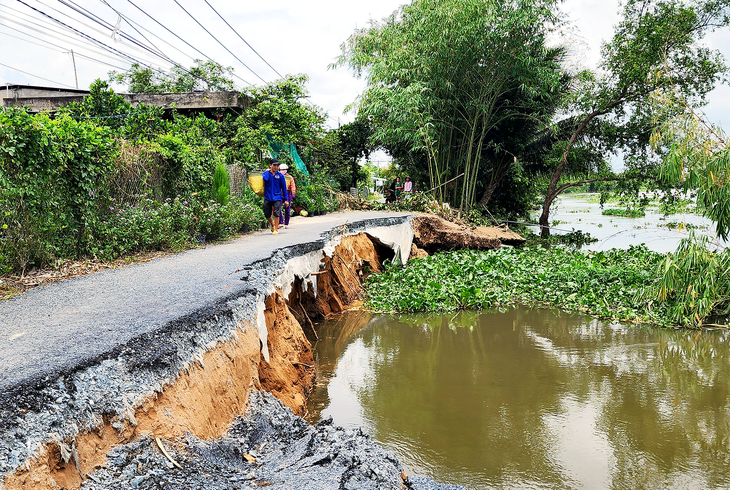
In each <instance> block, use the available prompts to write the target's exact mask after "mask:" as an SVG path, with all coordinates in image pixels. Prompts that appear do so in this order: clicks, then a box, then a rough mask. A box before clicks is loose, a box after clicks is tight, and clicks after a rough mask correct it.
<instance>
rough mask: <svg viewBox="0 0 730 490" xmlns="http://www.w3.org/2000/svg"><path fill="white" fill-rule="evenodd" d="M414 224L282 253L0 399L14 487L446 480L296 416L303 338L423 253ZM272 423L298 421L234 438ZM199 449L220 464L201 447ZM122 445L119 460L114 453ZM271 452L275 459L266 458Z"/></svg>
mask: <svg viewBox="0 0 730 490" xmlns="http://www.w3.org/2000/svg"><path fill="white" fill-rule="evenodd" d="M416 223H417V224H418V221H417V222H416ZM414 227H415V228H417V225H416V226H413V225H412V224H411V222H409V221H406V222H401V223H385V226H382V227H381V228H383V229H386V230H388V231H386V232H384V231H383V230H382V229H381V230H379V231H378V230H376V229H370V230H369V231H368V232H359V233H358V232H354V231H353V230H341V234H340V235H339V236H336V237H334V238H333V239H331V240H329V241H327V242H326V243H315V244H309V245H305V246H303V247H302V248H300V249H298V250H294V251H292V250H288V251H285V252H282V253H279V254H278V255H277V254H275V256H274V257H272V260H270V261H267V262H266V263H265V264H253V265H252V266H251V267H249V268H247V270H244V271H241V272H242V277H241V279H242V280H244V281H248V282H249V283H250V286H251V287H250V289H248V290H246V291H245V292H244V293H243V294H240V295H238V296H236V297H231V298H227V299H226V301H225V302H221V303H220V304H218V305H214V306H212V307H211V308H208V309H206V311H203V312H200V314H199V315H195V316H193V317H191V318H186V319H182V320H181V321H180V322H179V323H178V324H176V325H171V326H170V328H167V329H163V330H161V331H160V332H156V333H155V334H151V335H147V336H142V337H141V338H138V339H135V340H134V341H133V342H130V343H129V345H127V346H125V348H124V349H121V351H119V352H115V353H113V354H114V355H110V356H107V357H106V358H104V359H100V360H99V362H98V363H95V364H93V365H91V366H88V367H85V368H84V369H80V370H79V371H77V372H75V373H69V374H68V375H66V376H62V377H61V378H59V379H58V380H56V381H55V382H49V383H48V384H46V385H45V386H42V387H40V388H39V389H37V390H35V391H33V390H30V391H29V392H27V393H20V392H18V393H16V394H17V395H18V396H17V397H15V398H14V399H13V400H14V401H13V402H12V403H11V402H9V400H8V399H7V398H6V399H4V400H3V405H2V407H0V408H1V409H2V415H3V418H2V421H0V429H1V430H2V432H1V433H0V434H1V435H0V443H1V444H0V469H2V471H3V472H4V473H5V479H4V486H5V488H7V489H8V490H16V489H21V488H34V489H41V490H43V489H57V488H69V489H70V488H112V487H122V488H198V487H200V486H201V484H202V482H211V485H213V483H212V480H210V477H208V476H207V475H209V474H213V473H215V472H218V473H219V474H221V475H222V474H224V473H225V475H226V476H225V478H227V480H225V481H224V480H220V481H219V483H216V485H218V486H215V485H213V486H208V485H207V484H204V485H203V488H243V487H246V486H248V485H249V484H253V485H261V484H264V485H284V486H280V488H401V487H403V486H411V487H412V488H447V487H442V486H439V485H438V484H435V483H433V482H428V481H427V480H419V479H411V480H408V479H404V478H402V476H404V475H401V469H400V465H399V464H398V462H397V459H395V457H394V456H393V455H392V454H390V453H388V452H386V451H383V450H382V449H379V448H377V446H376V445H374V444H372V443H368V444H370V446H368V444H366V443H365V442H364V441H365V440H366V439H367V437H365V436H364V435H362V434H354V433H345V432H343V431H342V430H341V429H338V428H331V427H330V428H326V427H324V426H323V427H317V428H312V427H310V426H306V423H305V422H303V421H301V419H299V418H296V415H303V414H304V411H305V410H306V404H305V402H306V397H307V396H308V394H309V392H310V391H311V389H312V386H313V382H314V379H315V372H314V361H313V357H312V346H311V343H310V341H309V340H308V338H307V335H309V337H310V338H316V330H315V325H314V322H315V321H317V320H319V319H322V318H324V317H326V316H327V315H329V314H330V313H332V312H339V311H342V310H343V309H346V308H348V307H350V306H352V305H357V304H358V301H359V299H360V296H361V291H362V289H361V283H362V280H363V279H364V278H365V277H367V275H368V274H370V273H372V272H374V271H378V270H380V268H381V267H382V263H383V261H384V260H386V259H388V260H398V259H400V260H401V261H402V260H404V259H405V258H404V257H403V256H404V255H407V251H411V252H412V253H414V254H423V253H424V252H423V251H422V250H421V249H420V248H418V247H417V246H415V245H413V246H412V244H411V241H412V238H413V228H414ZM348 233H349V234H348ZM415 242H416V243H419V240H418V236H416V240H415ZM496 246H499V244H498V243H497V244H496ZM305 332H307V334H305ZM256 390H265V391H268V392H270V393H272V394H273V395H275V396H276V397H277V398H278V399H279V400H280V401H281V403H282V404H283V405H284V406H286V407H287V408H289V409H290V410H291V412H293V414H291V413H289V412H288V411H286V410H284V409H283V407H279V406H278V405H277V404H276V403H273V402H272V401H271V400H270V399H268V398H266V396H259V395H256V396H255V397H254V398H253V399H255V400H256V403H259V404H260V403H263V404H264V405H263V406H265V407H269V408H267V409H262V408H261V406H259V405H256V404H254V403H252V404H251V406H249V402H250V397H251V394H252V393H256V392H257V391H256ZM253 399H252V400H253ZM247 407H248V413H247V415H246V418H244V419H238V422H236V420H237V417H240V415H241V414H244V413H245V412H246V408H247ZM257 407H258V408H257ZM271 407H274V408H271ZM262 414H266V417H268V418H266V417H264V416H263V415H262ZM294 414H296V415H294ZM262 417H264V418H262ZM277 420H279V421H281V420H287V422H286V424H283V425H282V424H280V423H279V424H278V425H277V422H276V421H277ZM234 422H235V424H234ZM232 424H234V425H232ZM262 424H263V425H266V424H269V425H271V426H280V427H285V426H286V427H289V429H286V430H284V432H281V433H275V431H272V430H269V431H268V432H267V431H263V432H261V433H258V432H257V433H256V434H257V435H255V436H251V437H249V438H248V439H245V440H244V439H242V438H241V437H238V439H237V438H236V437H237V436H236V434H237V431H239V430H241V429H240V428H241V427H248V428H249V429H246V430H248V433H249V435H251V434H250V433H251V431H252V430H253V429H250V428H251V427H260V426H263V425H262ZM301 424H304V425H301ZM325 425H326V424H325ZM291 427H295V429H296V430H294V429H291ZM300 429H301V430H300ZM305 429H306V430H305ZM256 430H258V429H256ZM287 430H290V431H291V430H294V432H296V434H294V433H288V432H286V431H287ZM254 432H256V431H255V430H254ZM225 434H227V435H226V436H225V437H223V436H224V435H225ZM266 434H267V435H266ZM264 435H266V437H264ZM221 437H223V439H221ZM333 438H334V439H333ZM158 439H159V442H158ZM191 441H192V442H191ZM205 441H208V442H205ZM211 441H213V442H211ZM236 441H238V442H236ZM338 441H339V442H338ZM34 442H35V444H34ZM236 444H239V445H240V446H237V445H236ZM277 444H278V445H277ZM292 444H293V445H294V446H292ZM203 446H205V447H207V448H208V451H209V453H210V452H214V453H216V454H217V456H216V457H217V458H218V460H215V458H213V459H211V458H210V457H208V456H206V455H205V454H207V453H205V452H204V451H203V452H202V453H201V452H200V451H197V449H196V448H199V447H203ZM264 446H268V447H264ZM305 446H306V450H304V449H302V448H303V447H305ZM165 447H167V448H168V449H169V454H172V453H174V454H175V457H176V458H179V459H181V460H182V461H183V462H185V464H184V465H181V467H182V468H178V467H176V466H175V465H174V464H173V463H172V462H171V460H172V459H174V458H173V457H170V458H168V457H166V456H165V455H164V454H163V453H162V452H161V448H165ZM113 448H116V449H114V451H113V452H112V453H111V454H112V455H116V456H112V458H111V459H107V456H106V455H107V453H109V451H110V450H112V449H113ZM287 448H288V449H287ZM347 448H350V449H352V450H353V451H355V452H354V453H348V452H347V451H348V450H349V449H347ZM176 451H177V452H176ZM287 451H289V452H287ZM302 451H303V452H302ZM358 451H363V453H362V454H367V458H363V457H361V456H362V454H361V455H358V454H360V453H358ZM252 452H253V453H256V455H253V454H252ZM318 454H319V455H320V456H322V457H321V458H319V459H317V458H315V460H316V461H315V460H309V459H308V460H307V461H309V463H306V464H305V463H301V464H299V463H296V461H295V462H294V463H292V464H294V467H295V468H294V467H292V468H294V469H291V471H289V470H287V472H281V468H279V467H280V463H281V462H282V461H283V460H282V459H281V458H284V459H286V460H287V461H294V460H297V461H300V462H301V460H302V458H305V459H306V458H312V457H315V456H316V455H318ZM130 455H132V456H130ZM153 455H154V456H153ZM139 457H141V458H142V460H140V459H139ZM120 458H121V459H120ZM160 458H162V459H160ZM267 458H268V460H269V461H270V462H271V465H270V466H266V464H262V462H263V461H266V460H267ZM277 458H279V459H277ZM287 458H289V459H287ZM219 460H221V461H227V462H228V463H227V464H229V466H230V467H229V468H228V470H231V471H233V470H235V471H234V473H235V475H233V476H235V478H233V479H232V478H231V474H229V473H230V472H229V473H226V471H228V470H226V469H225V468H224V466H225V465H223V466H221V464H220V461H219ZM131 462H135V464H134V465H132V464H131ZM295 463H296V464H295ZM328 465H329V469H327V471H325V473H326V474H325V473H322V474H321V478H322V479H321V481H318V480H317V478H319V476H317V477H316V478H315V476H316V475H317V474H319V473H318V471H319V470H322V469H323V468H325V467H328ZM274 466H276V468H274ZM216 468H217V469H216ZM277 468H278V469H277ZM288 468H289V466H288ZM315 470H316V471H315ZM201 475H202V476H201ZM250 475H253V476H251V477H250V478H249V476H250ZM333 475H335V476H336V475H339V476H337V478H335V476H333ZM221 478H223V477H222V476H221ZM297 478H298V480H297ZM333 478H334V479H333ZM335 480H337V482H338V483H336V484H335ZM180 482H189V486H187V485H188V484H187V483H186V485H182V484H181V483H180ZM195 482H197V484H196V483H195ZM256 482H258V483H256ZM386 482H387V483H386ZM344 484H346V486H342V485H344ZM2 485H3V483H0V487H1V486H2ZM419 485H420V486H419ZM274 488H276V486H275V487H274Z"/></svg>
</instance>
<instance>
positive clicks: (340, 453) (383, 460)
mask: <svg viewBox="0 0 730 490" xmlns="http://www.w3.org/2000/svg"><path fill="white" fill-rule="evenodd" d="M249 402H250V405H249V408H248V410H247V412H246V414H245V415H244V416H243V417H239V418H238V419H237V420H236V421H235V422H234V423H233V425H232V426H231V427H230V428H229V430H228V433H227V434H226V435H225V436H224V437H222V438H220V439H218V440H216V441H211V442H209V441H202V440H200V439H198V438H196V437H194V436H192V435H190V434H188V435H187V436H186V437H183V438H180V439H179V440H177V441H174V442H173V443H169V442H166V443H163V444H167V447H166V450H167V452H168V454H170V456H171V457H172V460H173V461H175V462H176V463H178V464H180V466H181V467H182V469H179V468H177V467H176V466H175V465H174V463H173V462H171V461H170V460H169V459H167V458H166V457H165V456H164V455H163V453H162V452H161V451H160V450H159V449H158V447H157V445H156V443H155V441H153V440H151V439H149V438H145V439H141V440H139V441H137V442H134V443H130V444H127V445H124V446H120V447H117V448H115V449H114V450H113V451H112V452H110V454H109V459H108V460H107V463H106V465H105V467H104V468H102V469H99V470H97V471H95V472H94V473H93V474H92V475H91V476H90V477H89V479H88V480H87V481H86V482H85V483H84V484H83V485H82V487H81V488H82V489H84V490H106V489H110V488H123V489H126V488H138V489H142V490H152V489H170V490H172V489H179V490H198V489H205V490H224V489H250V488H257V487H266V488H270V489H281V490H284V489H286V490H327V489H333V490H334V489H342V490H391V489H392V490H401V489H412V490H458V489H463V488H464V487H461V486H457V485H442V484H438V483H436V482H433V481H432V480H429V479H427V478H423V477H420V478H411V479H405V480H404V479H402V477H401V472H402V467H401V465H400V463H399V462H398V459H397V458H396V457H395V455H394V454H393V453H392V452H390V451H386V450H384V449H382V448H381V447H380V446H378V445H377V444H376V443H375V442H374V441H373V440H371V439H370V437H369V436H368V435H367V434H365V433H363V432H362V430H360V429H356V430H352V429H348V430H346V429H343V428H342V427H337V426H335V425H332V420H331V419H326V420H323V421H321V422H320V423H318V424H317V425H310V424H308V423H307V422H306V421H305V420H303V419H302V418H300V417H298V416H296V415H293V414H292V412H291V410H289V409H288V408H286V407H284V406H283V405H282V403H281V402H280V401H279V400H277V399H276V398H275V397H274V396H273V395H271V394H269V393H266V392H257V391H254V392H252V393H251V397H250V400H249Z"/></svg>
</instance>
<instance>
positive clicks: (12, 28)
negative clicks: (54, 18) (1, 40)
mask: <svg viewBox="0 0 730 490" xmlns="http://www.w3.org/2000/svg"><path fill="white" fill-rule="evenodd" d="M2 20H9V21H10V22H15V23H17V24H19V25H22V26H23V27H26V28H28V29H30V30H32V31H34V32H37V33H41V34H43V35H44V36H48V37H51V38H53V39H58V40H59V41H64V42H66V43H69V44H71V45H75V46H81V47H82V49H88V50H89V51H90V52H92V53H96V54H98V55H100V56H106V57H109V58H112V59H114V60H119V59H122V60H124V59H123V58H122V57H121V56H119V55H116V54H113V53H109V52H104V51H97V50H95V49H93V48H92V47H91V46H94V45H90V44H89V43H87V44H81V43H79V42H77V41H76V40H71V39H68V37H66V38H61V37H58V36H54V35H53V34H49V33H48V32H44V31H40V30H38V29H35V28H33V27H29V26H26V25H24V24H21V23H19V22H17V21H14V20H13V19H10V18H5V19H2ZM0 26H2V27H5V28H6V29H11V30H13V31H15V32H19V33H21V34H23V35H25V36H28V37H31V38H33V39H37V40H39V41H41V42H44V43H48V44H53V43H51V42H50V41H46V40H44V39H41V38H39V37H36V36H33V35H32V34H29V33H27V32H24V31H21V30H20V29H16V28H15V27H11V26H9V25H5V24H3V23H0ZM48 30H49V31H51V32H56V31H53V30H51V29H48ZM62 48H63V47H62ZM63 49H67V48H63ZM124 61H126V60H124ZM124 69H125V70H126V68H124Z"/></svg>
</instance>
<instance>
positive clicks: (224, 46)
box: [173, 0, 266, 83]
mask: <svg viewBox="0 0 730 490" xmlns="http://www.w3.org/2000/svg"><path fill="white" fill-rule="evenodd" d="M173 1H174V2H175V3H176V4H177V6H178V7H180V8H181V9H183V12H185V13H186V14H188V16H189V17H190V18H191V19H193V20H194V21H195V23H196V24H198V25H199V26H200V27H201V28H202V29H203V30H204V31H205V32H207V33H208V35H209V36H210V37H212V38H213V39H215V40H216V42H217V43H218V44H220V45H221V46H223V49H225V50H226V51H228V52H229V53H231V56H233V57H234V58H236V59H237V60H238V62H239V63H241V64H242V65H243V66H245V67H246V68H247V69H248V71H250V72H251V73H253V74H254V75H256V76H257V77H258V79H259V80H261V81H262V82H264V83H266V80H264V79H263V78H261V77H260V76H259V74H258V73H256V72H255V71H253V70H252V69H251V68H249V66H248V65H247V64H246V63H244V62H243V61H241V58H239V57H238V56H236V55H235V54H233V51H231V50H230V49H228V48H227V47H226V45H225V44H223V43H222V42H220V41H218V38H217V37H215V36H214V35H213V34H211V33H210V31H209V30H208V29H206V28H205V27H204V26H203V24H201V23H200V21H198V19H196V18H195V17H193V15H192V14H191V13H190V12H188V11H187V10H185V7H183V6H182V5H180V2H178V1H177V0H173Z"/></svg>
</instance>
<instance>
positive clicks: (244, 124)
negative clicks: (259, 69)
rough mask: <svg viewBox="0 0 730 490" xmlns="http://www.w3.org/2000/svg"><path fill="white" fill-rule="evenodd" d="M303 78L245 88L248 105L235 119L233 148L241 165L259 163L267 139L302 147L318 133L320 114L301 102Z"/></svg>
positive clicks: (302, 97)
mask: <svg viewBox="0 0 730 490" xmlns="http://www.w3.org/2000/svg"><path fill="white" fill-rule="evenodd" d="M307 81H308V78H307V76H306V75H297V76H288V77H287V78H285V79H282V80H276V81H274V82H271V83H269V84H267V85H265V86H263V87H248V88H246V89H245V90H244V91H243V94H244V95H246V96H248V97H249V98H250V105H249V107H247V108H246V110H245V111H244V112H243V114H241V116H240V117H238V118H237V119H236V122H235V129H236V133H235V136H234V137H233V141H232V143H233V146H234V148H235V150H236V152H237V153H238V154H239V155H240V158H242V159H243V160H244V161H245V162H260V161H261V160H262V158H263V155H265V154H267V153H268V148H269V140H273V141H276V142H279V143H287V144H288V143H291V144H294V145H297V146H298V147H299V146H306V145H307V144H308V143H309V141H310V140H311V139H313V138H315V137H316V136H318V135H319V134H320V133H321V132H322V124H323V123H324V120H325V115H324V112H323V111H322V110H321V109H320V108H318V107H316V106H310V105H308V104H307V103H306V102H305V99H306V97H307V91H306V88H305V84H306V82H307Z"/></svg>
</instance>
